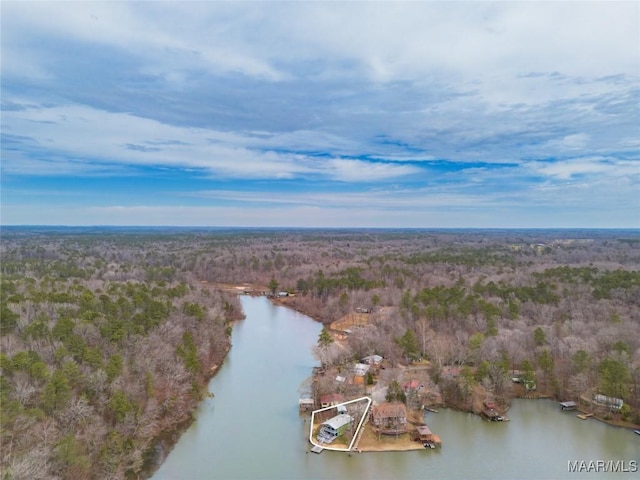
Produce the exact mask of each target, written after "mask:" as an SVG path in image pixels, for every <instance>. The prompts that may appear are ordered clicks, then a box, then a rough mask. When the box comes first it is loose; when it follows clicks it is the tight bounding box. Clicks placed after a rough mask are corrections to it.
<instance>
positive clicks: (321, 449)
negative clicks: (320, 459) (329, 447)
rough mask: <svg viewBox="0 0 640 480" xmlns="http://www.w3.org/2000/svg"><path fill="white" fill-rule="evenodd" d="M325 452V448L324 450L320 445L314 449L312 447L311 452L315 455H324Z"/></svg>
mask: <svg viewBox="0 0 640 480" xmlns="http://www.w3.org/2000/svg"><path fill="white" fill-rule="evenodd" d="M323 450H324V448H322V447H321V446H320V445H314V446H313V447H311V451H312V452H313V453H318V454H320V453H322V451H323Z"/></svg>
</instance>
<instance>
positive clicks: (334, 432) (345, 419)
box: [317, 413, 353, 443]
mask: <svg viewBox="0 0 640 480" xmlns="http://www.w3.org/2000/svg"><path fill="white" fill-rule="evenodd" d="M352 422H353V417H351V415H347V414H346V413H340V414H338V415H336V416H335V417H332V418H330V419H329V420H327V421H326V422H323V423H322V425H321V426H320V431H319V432H318V435H317V438H318V440H320V441H321V442H323V443H331V442H333V441H334V440H335V439H336V438H338V437H339V436H340V435H342V434H343V433H344V432H345V430H347V429H348V428H349V426H350V425H351V423H352Z"/></svg>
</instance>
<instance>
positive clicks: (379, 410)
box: [371, 402, 407, 418]
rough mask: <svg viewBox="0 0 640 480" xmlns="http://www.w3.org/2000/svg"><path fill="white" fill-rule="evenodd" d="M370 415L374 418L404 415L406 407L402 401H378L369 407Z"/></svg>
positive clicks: (405, 414)
mask: <svg viewBox="0 0 640 480" xmlns="http://www.w3.org/2000/svg"><path fill="white" fill-rule="evenodd" d="M371 415H373V417H374V418H397V417H406V416H407V407H405V405H404V403H400V402H393V403H380V404H378V405H374V407H373V408H372V409H371Z"/></svg>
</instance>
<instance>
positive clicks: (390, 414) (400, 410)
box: [371, 402, 407, 435]
mask: <svg viewBox="0 0 640 480" xmlns="http://www.w3.org/2000/svg"><path fill="white" fill-rule="evenodd" d="M371 424H372V425H373V426H374V427H375V428H376V429H377V430H378V432H380V433H384V434H385V435H399V434H402V433H406V431H407V407H406V406H405V405H404V403H401V402H393V403H380V404H378V405H374V406H373V408H372V409H371Z"/></svg>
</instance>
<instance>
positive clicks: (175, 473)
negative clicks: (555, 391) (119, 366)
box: [152, 296, 640, 480]
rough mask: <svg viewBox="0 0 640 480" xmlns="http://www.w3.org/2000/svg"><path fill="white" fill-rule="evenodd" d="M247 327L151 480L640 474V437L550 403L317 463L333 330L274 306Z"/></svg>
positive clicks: (245, 299)
mask: <svg viewBox="0 0 640 480" xmlns="http://www.w3.org/2000/svg"><path fill="white" fill-rule="evenodd" d="M241 301H242V307H243V309H244V312H245V314H246V319H245V320H243V321H240V322H237V323H236V324H235V326H234V328H233V347H232V348H231V351H230V352H229V355H228V356H227V358H226V360H225V362H224V364H223V365H222V367H221V368H220V370H219V371H218V373H217V375H216V376H215V377H214V378H213V379H212V380H211V382H210V383H209V391H210V392H212V393H213V394H214V395H215V397H214V398H208V399H206V400H204V401H203V402H202V403H201V404H200V406H199V408H198V410H197V412H196V420H195V421H194V422H193V424H192V425H191V427H190V428H189V429H188V430H187V431H186V432H185V433H184V434H183V435H182V437H181V438H180V440H179V441H178V443H177V444H176V446H175V447H174V449H173V450H172V451H171V452H170V453H169V455H168V457H167V459H166V460H165V462H164V463H163V464H162V465H161V467H160V468H159V469H158V471H157V472H156V473H155V474H154V476H153V477H152V478H153V479H154V480H165V479H171V480H173V479H195V480H198V479H322V478H332V479H342V478H348V479H378V478H379V479H403V478H406V479H423V478H436V479H441V478H447V479H469V478H478V479H482V478H487V479H488V478H491V479H516V478H518V479H529V478H530V479H565V478H566V479H577V478H591V479H593V478H598V479H600V478H618V479H621V478H638V477H639V474H638V473H609V474H603V473H593V472H591V473H590V472H583V473H575V472H569V468H568V463H569V462H576V461H577V462H582V461H584V462H586V464H588V463H589V462H590V461H594V462H595V461H598V460H604V461H609V460H611V461H614V462H616V461H619V462H620V463H618V464H617V465H618V467H622V468H627V469H628V468H629V467H632V466H633V464H632V462H633V461H635V462H637V464H638V465H640V436H639V435H635V434H634V433H633V432H631V431H629V430H624V429H619V428H615V427H611V426H608V425H606V424H603V423H601V422H598V421H596V420H593V419H590V420H586V421H583V420H579V419H577V418H576V416H575V413H576V412H562V411H561V410H560V408H559V407H558V405H557V403H556V402H553V401H550V400H520V399H517V400H514V401H513V403H512V407H511V409H510V410H509V412H508V414H507V415H508V416H509V418H510V419H511V421H510V422H505V423H489V422H485V421H483V420H481V419H480V418H479V417H477V416H475V415H471V414H467V413H461V412H456V411H452V410H447V409H443V410H440V412H439V413H428V414H427V415H426V418H425V420H426V423H427V424H428V425H429V427H430V428H431V430H432V431H433V432H435V433H437V434H438V435H439V436H440V438H441V439H442V443H443V447H442V449H436V450H420V451H414V452H380V453H377V452H376V453H373V452H372V453H363V454H358V453H353V454H351V455H349V454H347V453H339V452H328V451H325V452H323V453H322V454H320V455H316V454H313V453H308V448H309V445H308V443H307V437H308V426H309V424H308V418H307V417H306V416H300V415H299V414H298V398H299V395H300V391H299V389H300V386H301V384H302V383H303V382H304V380H305V379H306V378H307V377H309V376H310V374H311V369H312V367H313V366H314V365H316V364H317V362H316V361H315V359H314V358H313V355H312V353H311V346H312V345H314V344H315V343H316V341H317V339H318V335H319V333H320V330H321V328H322V326H321V325H320V324H319V323H317V322H315V321H313V320H312V319H310V318H309V317H307V316H305V315H302V314H300V313H297V312H295V311H293V310H290V309H287V308H284V307H280V306H274V305H273V304H271V302H269V300H268V299H267V298H265V297H249V296H242V297H241Z"/></svg>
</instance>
